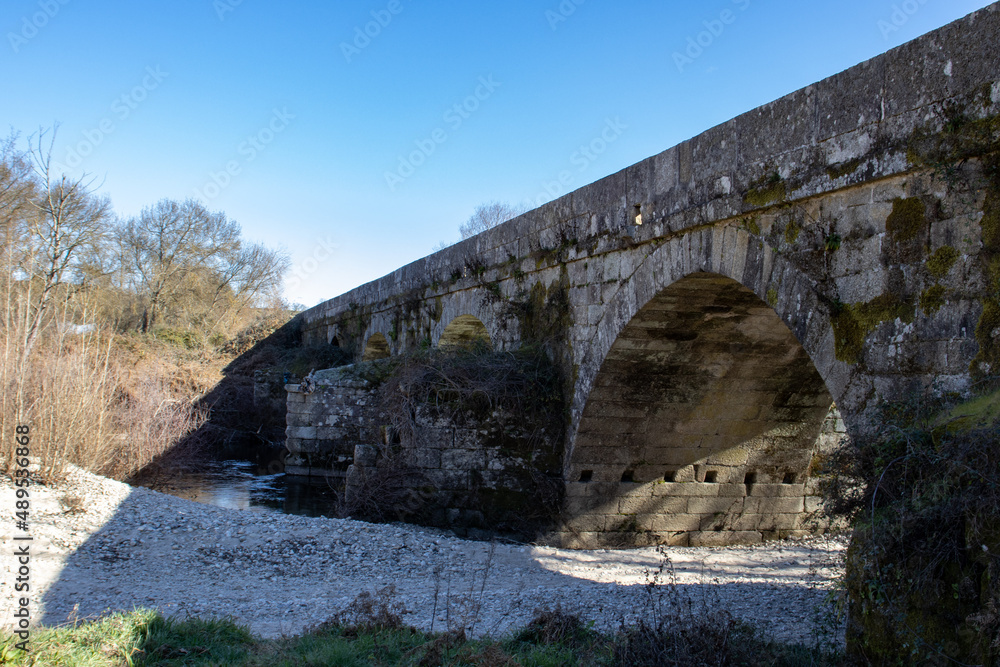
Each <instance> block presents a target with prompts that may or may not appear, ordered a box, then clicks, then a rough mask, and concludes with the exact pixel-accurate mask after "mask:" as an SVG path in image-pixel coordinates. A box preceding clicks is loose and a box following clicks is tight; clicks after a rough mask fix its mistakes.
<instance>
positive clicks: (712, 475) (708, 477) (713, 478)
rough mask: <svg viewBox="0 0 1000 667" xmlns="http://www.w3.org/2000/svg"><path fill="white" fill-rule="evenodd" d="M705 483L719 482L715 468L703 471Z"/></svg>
mask: <svg viewBox="0 0 1000 667" xmlns="http://www.w3.org/2000/svg"><path fill="white" fill-rule="evenodd" d="M705 483H706V484H718V483H719V473H718V472H717V471H715V470H709V471H708V472H706V473H705Z"/></svg>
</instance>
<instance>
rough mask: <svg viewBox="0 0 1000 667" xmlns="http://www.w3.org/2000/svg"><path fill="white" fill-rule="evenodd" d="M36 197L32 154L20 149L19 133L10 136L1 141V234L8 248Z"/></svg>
mask: <svg viewBox="0 0 1000 667" xmlns="http://www.w3.org/2000/svg"><path fill="white" fill-rule="evenodd" d="M35 195H36V188H35V178H34V171H33V170H32V167H31V159H30V156H29V155H26V154H25V153H24V152H22V151H20V150H18V148H17V134H16V133H13V132H12V133H11V134H10V135H9V136H8V137H7V138H6V139H2V140H0V234H3V239H2V243H3V245H4V247H8V245H9V244H11V243H12V242H13V239H14V238H16V237H17V236H20V234H18V232H17V228H18V227H22V225H20V224H19V223H21V222H23V220H24V218H25V217H26V215H27V213H28V212H29V211H31V210H33V209H32V207H31V200H32V199H34V197H35Z"/></svg>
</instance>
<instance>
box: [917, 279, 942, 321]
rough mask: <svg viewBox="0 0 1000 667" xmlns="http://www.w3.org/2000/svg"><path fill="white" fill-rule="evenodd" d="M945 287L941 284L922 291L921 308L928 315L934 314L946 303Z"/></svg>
mask: <svg viewBox="0 0 1000 667" xmlns="http://www.w3.org/2000/svg"><path fill="white" fill-rule="evenodd" d="M944 293H945V289H944V287H942V286H941V285H934V286H932V287H928V288H927V289H925V290H924V291H923V292H921V293H920V309H921V310H922V311H924V313H926V314H928V315H933V314H934V313H936V312H937V311H939V310H940V309H941V306H943V305H944Z"/></svg>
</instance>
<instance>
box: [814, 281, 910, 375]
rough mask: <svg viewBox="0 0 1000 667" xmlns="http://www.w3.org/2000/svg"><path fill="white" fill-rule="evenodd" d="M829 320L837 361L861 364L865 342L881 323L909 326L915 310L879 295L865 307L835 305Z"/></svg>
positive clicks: (908, 304)
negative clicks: (905, 323) (907, 324)
mask: <svg viewBox="0 0 1000 667" xmlns="http://www.w3.org/2000/svg"><path fill="white" fill-rule="evenodd" d="M833 310H834V312H833V314H832V316H831V318H830V323H831V325H832V326H833V335H834V346H835V352H836V355H837V359H839V360H841V361H845V362H847V363H849V364H856V363H858V362H859V361H860V360H861V356H862V354H863V352H864V345H865V339H866V338H867V337H868V334H870V333H871V332H872V331H874V330H875V328H876V327H878V325H879V324H882V323H883V322H892V321H894V320H897V319H898V320H902V321H903V322H912V321H913V318H914V316H915V314H916V310H915V308H914V306H913V304H912V303H911V302H908V301H904V300H903V299H901V298H900V297H899V296H897V295H895V294H883V295H882V296H879V297H876V298H874V299H872V300H871V301H868V302H866V303H853V304H840V303H838V304H836V305H835V307H834V309H833Z"/></svg>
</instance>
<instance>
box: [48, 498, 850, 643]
mask: <svg viewBox="0 0 1000 667" xmlns="http://www.w3.org/2000/svg"><path fill="white" fill-rule="evenodd" d="M91 511H95V510H91ZM53 521H54V524H55V525H56V526H57V527H58V526H59V525H66V524H68V523H69V522H70V521H71V519H70V518H68V517H67V515H65V514H57V515H55V516H54V517H53ZM54 550H55V547H53V551H54ZM839 552H840V547H839V546H838V545H836V544H833V543H831V546H828V547H826V548H824V547H812V548H810V547H807V546H805V545H802V544H796V543H788V544H772V545H770V546H768V547H761V548H752V549H748V548H738V549H734V550H728V551H727V550H711V549H663V550H661V551H658V550H656V549H642V550H630V551H592V552H575V553H574V552H568V551H562V550H557V549H552V548H540V547H532V546H524V545H513V544H495V543H494V544H490V543H485V542H471V541H464V540H461V539H458V538H454V537H451V536H448V535H445V534H443V533H442V532H440V531H433V530H428V529H423V528H418V527H414V526H404V525H399V524H393V525H374V524H367V523H362V522H356V521H350V520H342V519H327V518H306V517H299V516H290V515H282V514H278V513H273V512H261V513H256V512H249V511H247V510H230V509H222V508H217V507H212V506H207V505H201V504H198V503H194V502H191V501H187V500H183V499H180V498H175V497H173V496H168V495H164V494H160V493H157V492H153V491H150V490H148V489H142V488H139V489H133V490H132V491H131V492H129V493H128V495H127V496H126V497H125V498H124V500H123V501H122V502H121V503H120V504H119V505H118V507H117V509H116V510H114V512H113V513H112V514H111V515H110V516H109V517H108V518H107V520H106V521H105V522H104V523H103V525H101V526H100V528H99V529H97V530H96V531H95V532H93V533H92V534H91V535H89V537H88V538H87V539H86V541H85V542H83V543H82V544H80V546H79V547H78V548H77V549H75V550H74V551H72V552H71V553H68V554H67V555H66V556H65V561H64V563H63V564H62V567H61V569H58V570H56V571H54V573H53V578H52V579H51V580H50V581H40V582H39V583H38V586H37V588H36V590H38V591H42V593H41V598H40V601H41V610H42V612H41V613H40V614H39V615H38V616H37V617H36V618H37V619H38V620H39V621H40V622H41V623H42V624H44V625H49V626H53V625H61V624H65V623H68V622H72V621H73V620H74V619H77V618H80V619H91V618H97V617H100V616H102V615H105V614H108V613H110V612H115V611H130V610H132V609H133V608H135V607H147V608H153V609H157V610H159V611H160V612H161V613H163V614H164V615H167V616H177V617H180V618H184V617H189V616H197V617H202V618H205V617H230V618H232V619H234V620H235V621H237V622H239V623H243V624H247V625H248V626H249V627H250V628H251V629H252V630H253V631H254V632H255V633H259V634H262V635H263V636H266V637H276V636H280V635H290V634H299V633H301V632H303V630H305V629H306V628H308V627H310V626H313V625H315V624H317V623H320V622H322V621H325V620H327V619H329V618H330V617H332V616H333V615H334V614H336V613H337V612H338V611H340V610H342V609H343V608H344V607H345V606H346V605H347V604H349V603H350V602H351V601H352V600H353V599H354V598H355V597H356V596H357V595H358V593H360V592H361V591H374V590H378V589H380V588H382V587H385V586H388V585H393V586H394V587H395V592H396V593H395V594H396V595H397V596H398V597H399V600H400V601H401V602H402V604H404V605H405V607H406V609H407V610H408V613H407V614H406V616H405V620H406V622H408V623H410V624H413V625H415V626H417V627H420V628H422V629H425V630H430V629H434V630H446V629H454V628H456V627H459V626H465V627H466V629H467V630H471V631H472V632H473V633H475V634H481V633H487V634H494V635H495V634H500V633H503V632H505V631H506V630H508V629H510V628H513V627H519V626H523V625H525V624H526V623H527V622H528V621H529V620H530V619H531V618H532V616H533V614H534V612H535V611H536V610H537V609H539V608H548V609H554V608H555V607H556V606H557V605H561V606H562V608H563V609H564V610H566V611H568V612H570V613H574V614H579V615H580V617H581V618H583V619H584V620H594V621H596V627H598V628H601V629H607V630H612V629H615V628H617V627H619V624H620V623H622V622H626V623H632V622H635V621H637V620H640V619H646V620H649V619H651V618H653V617H654V616H653V615H654V614H695V615H697V614H702V613H707V612H708V611H716V612H718V611H725V612H728V613H730V614H732V615H733V616H734V617H736V618H741V619H746V620H749V621H751V622H754V623H757V624H759V625H761V627H762V628H763V629H764V630H765V631H767V632H768V633H770V634H772V635H773V636H775V637H776V638H779V639H783V640H795V641H799V642H808V641H811V639H812V638H813V637H814V636H815V633H816V632H818V630H819V628H818V627H817V626H815V625H814V624H813V622H812V620H810V619H813V618H816V617H817V616H818V614H817V613H816V610H817V609H820V608H821V607H822V605H823V603H824V601H825V599H826V596H827V591H826V588H825V583H826V582H827V581H829V580H830V579H831V578H832V576H833V574H834V570H835V569H836V568H835V566H834V565H833V561H834V560H836V558H837V555H838V554H839ZM44 557H45V558H55V557H57V555H56V554H55V553H49V554H46V555H45V556H44ZM657 573H659V574H657ZM650 582H653V583H656V584H658V585H655V586H650V585H649V583H650ZM36 595H38V593H36ZM36 599H38V598H36ZM477 603H481V608H480V610H479V611H478V612H476V611H475V607H476V604H477ZM449 626H450V628H449Z"/></svg>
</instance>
